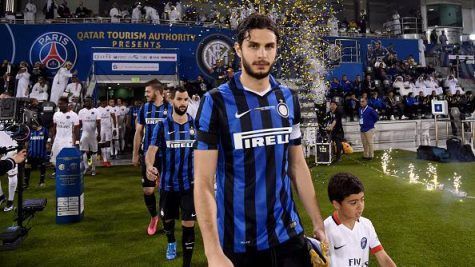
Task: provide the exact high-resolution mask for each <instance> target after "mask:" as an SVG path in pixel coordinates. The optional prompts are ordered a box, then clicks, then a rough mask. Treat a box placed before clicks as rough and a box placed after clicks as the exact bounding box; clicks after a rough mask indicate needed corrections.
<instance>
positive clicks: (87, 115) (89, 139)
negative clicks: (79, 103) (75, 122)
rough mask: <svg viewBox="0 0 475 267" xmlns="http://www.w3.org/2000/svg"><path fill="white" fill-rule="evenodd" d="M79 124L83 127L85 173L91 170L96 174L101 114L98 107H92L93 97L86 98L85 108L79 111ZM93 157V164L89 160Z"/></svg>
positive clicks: (81, 145) (82, 143)
mask: <svg viewBox="0 0 475 267" xmlns="http://www.w3.org/2000/svg"><path fill="white" fill-rule="evenodd" d="M78 116H79V125H80V127H81V129H82V134H81V141H80V142H79V149H80V150H81V153H82V157H83V162H84V167H86V169H85V170H84V173H87V172H88V171H89V170H90V171H91V175H92V176H95V175H96V158H97V142H100V141H101V115H100V114H99V111H97V109H95V108H93V107H92V99H91V98H90V97H86V98H85V99H84V108H83V109H81V110H80V111H79V114H78ZM89 159H91V162H92V163H91V166H90V167H89V164H88V161H89Z"/></svg>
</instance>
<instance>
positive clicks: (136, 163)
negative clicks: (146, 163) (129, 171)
mask: <svg viewBox="0 0 475 267" xmlns="http://www.w3.org/2000/svg"><path fill="white" fill-rule="evenodd" d="M132 165H134V166H135V167H137V166H139V155H137V154H133V155H132Z"/></svg>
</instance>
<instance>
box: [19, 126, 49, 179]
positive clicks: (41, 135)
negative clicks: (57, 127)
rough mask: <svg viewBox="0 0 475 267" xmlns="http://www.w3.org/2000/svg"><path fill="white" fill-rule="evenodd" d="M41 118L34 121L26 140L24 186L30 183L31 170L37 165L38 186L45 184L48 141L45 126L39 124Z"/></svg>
mask: <svg viewBox="0 0 475 267" xmlns="http://www.w3.org/2000/svg"><path fill="white" fill-rule="evenodd" d="M41 124H42V123H41V120H40V121H38V123H34V124H33V127H32V131H31V133H30V139H29V141H28V158H27V159H26V161H25V183H24V185H23V187H24V188H28V186H29V185H30V176H31V170H32V169H36V168H37V167H39V169H40V183H39V186H40V187H44V186H45V174H46V162H47V160H46V157H47V152H46V150H47V149H46V146H47V144H50V143H49V141H50V140H49V134H48V129H46V127H43V126H41Z"/></svg>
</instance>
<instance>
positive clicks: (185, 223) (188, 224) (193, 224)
mask: <svg viewBox="0 0 475 267" xmlns="http://www.w3.org/2000/svg"><path fill="white" fill-rule="evenodd" d="M181 225H182V226H184V227H188V228H190V227H195V222H194V221H182V222H181Z"/></svg>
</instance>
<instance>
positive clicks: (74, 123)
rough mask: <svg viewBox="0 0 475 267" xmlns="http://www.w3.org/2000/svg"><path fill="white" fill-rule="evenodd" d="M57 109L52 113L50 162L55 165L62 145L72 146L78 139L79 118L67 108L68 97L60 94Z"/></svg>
mask: <svg viewBox="0 0 475 267" xmlns="http://www.w3.org/2000/svg"><path fill="white" fill-rule="evenodd" d="M58 108H59V111H56V112H55V113H54V115H53V127H52V133H51V139H52V140H53V141H52V142H53V147H52V149H51V162H52V163H53V165H54V166H56V157H57V156H58V154H59V152H61V149H63V148H64V147H72V146H74V145H75V144H76V141H78V140H79V118H78V115H77V114H76V112H74V111H70V110H69V108H68V98H67V97H65V96H62V97H60V98H59V100H58Z"/></svg>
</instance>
